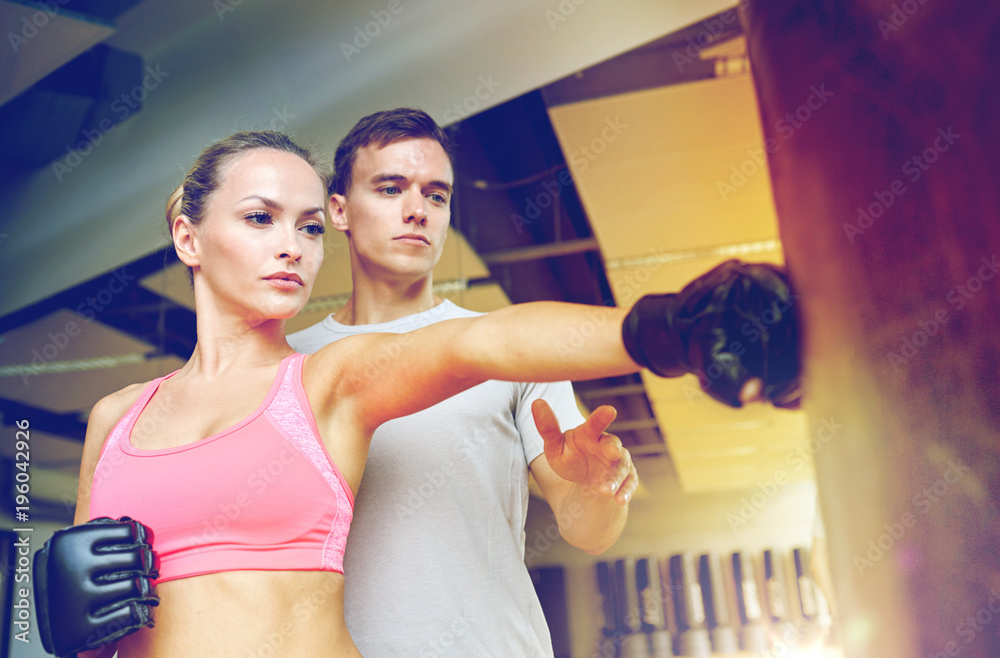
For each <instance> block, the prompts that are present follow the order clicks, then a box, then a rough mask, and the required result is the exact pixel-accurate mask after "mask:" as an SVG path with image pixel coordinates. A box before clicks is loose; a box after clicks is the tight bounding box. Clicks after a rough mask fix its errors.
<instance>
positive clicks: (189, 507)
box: [90, 354, 354, 583]
mask: <svg viewBox="0 0 1000 658" xmlns="http://www.w3.org/2000/svg"><path fill="white" fill-rule="evenodd" d="M303 358H304V355H302V354H292V355H290V356H288V357H286V358H285V359H283V360H282V362H281V365H280V366H279V368H278V375H277V377H275V380H274V384H272V385H271V390H270V391H269V392H268V394H267V397H266V398H265V399H264V402H263V403H261V405H260V407H258V409H257V411H255V412H254V413H252V414H251V415H250V416H248V417H247V418H245V419H244V420H242V421H241V422H239V423H237V424H236V425H234V426H233V427H230V428H229V429H227V430H224V431H222V432H219V433H218V434H214V435H212V436H210V437H208V438H206V439H203V440H201V441H196V442H194V443H190V444H187V445H182V446H178V447H176V448H165V449H162V450H140V449H137V448H134V447H133V446H132V443H131V433H132V427H133V426H134V425H135V421H136V418H138V416H139V414H140V413H141V412H142V410H143V409H144V408H145V407H146V405H147V404H148V402H149V400H150V399H151V398H152V397H153V395H154V394H155V393H156V390H157V388H158V387H159V385H160V382H162V381H163V380H164V379H167V378H168V377H171V376H173V375H174V374H175V373H171V374H170V375H167V376H166V377H161V378H159V379H156V380H154V381H152V382H150V383H149V385H148V386H147V387H146V390H145V391H143V394H142V396H141V397H140V398H139V399H138V400H137V401H136V403H135V404H134V405H132V408H131V409H129V410H128V413H126V414H125V415H124V416H123V417H122V418H121V420H119V421H118V423H117V424H116V425H115V427H114V429H112V430H111V433H110V434H109V435H108V439H107V440H106V441H105V443H104V447H103V449H102V451H101V457H100V459H99V461H98V463H97V470H96V471H95V473H94V483H93V487H92V489H91V498H90V517H91V518H97V517H100V516H108V517H111V518H113V519H117V518H119V517H121V516H130V517H132V518H134V519H136V520H137V521H141V522H142V523H144V524H145V525H147V526H149V527H150V528H151V529H152V531H153V548H154V550H155V551H156V553H157V555H159V558H160V578H159V580H157V581H156V582H158V583H161V582H166V581H168V580H175V579H177V578H186V577H188V576H198V575H202V574H208V573H217V572H220V571H238V570H244V569H263V570H319V571H338V572H340V573H343V572H344V567H343V564H344V547H345V545H346V544H347V533H348V531H349V530H350V526H351V518H352V517H353V514H354V496H353V495H352V494H351V489H350V487H348V486H347V482H345V481H344V477H343V476H342V475H341V474H340V471H339V470H338V469H337V467H336V466H335V465H334V463H333V460H331V459H330V456H329V454H328V453H327V451H326V448H325V447H324V445H323V442H322V440H321V439H320V436H319V432H318V430H317V429H316V421H315V420H314V418H313V416H312V410H311V408H310V406H309V401H308V400H307V398H306V395H305V391H304V390H303V388H302V360H303ZM160 420H161V421H162V422H169V421H170V419H169V417H168V418H163V419H160Z"/></svg>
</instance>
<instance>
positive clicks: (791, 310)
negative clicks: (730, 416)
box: [622, 260, 802, 408]
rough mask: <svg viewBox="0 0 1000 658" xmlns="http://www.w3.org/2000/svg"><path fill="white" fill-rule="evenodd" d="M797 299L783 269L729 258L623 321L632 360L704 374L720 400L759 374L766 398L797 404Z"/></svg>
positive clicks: (732, 397) (666, 373) (666, 370)
mask: <svg viewBox="0 0 1000 658" xmlns="http://www.w3.org/2000/svg"><path fill="white" fill-rule="evenodd" d="M796 301H797V300H796V297H795V294H794V292H793V291H792V289H791V287H790V285H789V282H788V279H787V277H786V276H785V274H784V273H783V272H782V271H781V270H780V269H779V268H777V267H775V266H773V265H768V264H766V263H742V262H740V261H738V260H729V261H726V262H724V263H722V264H721V265H719V266H717V267H715V268H714V269H712V270H711V271H709V272H708V273H706V274H704V275H702V276H700V277H699V278H697V279H695V280H694V281H692V282H691V283H689V284H688V285H686V286H685V287H684V289H683V290H681V291H680V292H679V293H676V294H668V295H647V296H645V297H643V298H642V299H640V300H639V301H638V302H636V304H635V306H633V307H632V310H631V311H630V312H629V314H628V316H627V317H626V318H625V322H624V324H623V325H622V338H623V339H624V341H625V349H626V350H628V353H629V356H631V357H632V360H633V361H635V362H636V363H638V364H639V365H641V366H643V367H644V368H648V369H650V370H651V371H653V372H654V373H656V374H657V375H660V376H661V377H678V376H680V375H683V374H685V373H688V372H691V373H694V374H696V375H698V379H699V381H700V383H701V387H702V389H703V390H705V392H707V393H708V394H709V395H711V396H712V397H713V398H715V399H716V400H719V401H720V402H724V403H726V404H728V405H730V406H732V407H740V406H742V405H741V403H740V399H739V395H740V390H741V389H742V388H743V385H744V384H745V383H746V382H747V381H748V380H749V379H751V378H759V379H760V380H761V381H762V382H763V384H764V388H763V391H762V394H763V397H764V398H765V399H767V400H769V401H770V402H771V403H772V404H774V406H776V407H786V408H795V407H797V406H798V404H799V400H800V398H801V391H800V378H801V370H802V368H801V359H800V355H799V324H798V318H797V307H796Z"/></svg>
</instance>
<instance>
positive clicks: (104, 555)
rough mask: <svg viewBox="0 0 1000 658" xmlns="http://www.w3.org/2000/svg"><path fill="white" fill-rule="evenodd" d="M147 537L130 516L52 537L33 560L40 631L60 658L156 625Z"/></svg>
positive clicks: (152, 568) (147, 532)
mask: <svg viewBox="0 0 1000 658" xmlns="http://www.w3.org/2000/svg"><path fill="white" fill-rule="evenodd" d="M158 575H159V574H158V573H157V561H156V555H155V553H153V547H152V532H151V531H150V530H149V528H147V527H146V526H144V525H143V524H141V523H139V522H138V521H133V520H132V519H130V518H128V517H127V516H123V517H122V518H121V519H119V520H117V521H115V520H114V519H109V518H106V517H105V518H99V519H94V520H93V521H89V522H87V523H85V524H83V525H76V526H72V527H69V528H65V529H63V530H57V531H56V532H55V534H53V535H52V537H51V538H50V539H49V540H48V541H47V542H45V545H44V546H43V547H42V548H40V549H39V550H38V552H37V553H35V558H34V583H35V608H36V610H37V611H38V629H39V633H40V635H41V637H42V646H43V647H44V648H45V651H46V652H48V653H51V654H55V655H56V656H60V658H62V657H65V656H74V655H75V654H76V652H78V651H85V650H88V649H96V648H98V647H100V646H101V645H103V644H106V643H108V642H114V641H115V640H117V639H118V638H121V637H123V636H125V635H128V634H129V633H132V632H133V631H136V630H138V629H140V628H143V627H144V626H152V625H153V616H152V607H151V606H155V605H158V604H159V602H160V599H159V597H157V596H156V594H155V593H154V591H153V579H155V578H156V577H157V576H158Z"/></svg>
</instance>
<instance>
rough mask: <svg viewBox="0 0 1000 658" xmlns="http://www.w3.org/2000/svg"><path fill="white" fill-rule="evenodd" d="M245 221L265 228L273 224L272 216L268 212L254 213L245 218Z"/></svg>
mask: <svg viewBox="0 0 1000 658" xmlns="http://www.w3.org/2000/svg"><path fill="white" fill-rule="evenodd" d="M244 219H246V220H247V221H248V222H250V223H251V224H254V225H255V226H264V225H265V224H269V223H270V222H271V215H270V214H269V213H266V212H252V213H250V214H248V215H246V216H244Z"/></svg>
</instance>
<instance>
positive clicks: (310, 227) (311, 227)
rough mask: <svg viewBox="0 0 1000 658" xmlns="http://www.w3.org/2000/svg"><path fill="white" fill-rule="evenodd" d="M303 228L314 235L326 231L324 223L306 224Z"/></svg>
mask: <svg viewBox="0 0 1000 658" xmlns="http://www.w3.org/2000/svg"><path fill="white" fill-rule="evenodd" d="M302 229H303V230H304V231H305V232H306V233H308V234H309V235H312V236H318V235H323V234H324V233H326V227H325V226H323V225H322V224H306V225H305V226H303V227H302Z"/></svg>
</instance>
